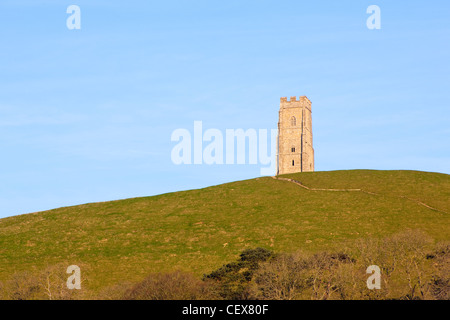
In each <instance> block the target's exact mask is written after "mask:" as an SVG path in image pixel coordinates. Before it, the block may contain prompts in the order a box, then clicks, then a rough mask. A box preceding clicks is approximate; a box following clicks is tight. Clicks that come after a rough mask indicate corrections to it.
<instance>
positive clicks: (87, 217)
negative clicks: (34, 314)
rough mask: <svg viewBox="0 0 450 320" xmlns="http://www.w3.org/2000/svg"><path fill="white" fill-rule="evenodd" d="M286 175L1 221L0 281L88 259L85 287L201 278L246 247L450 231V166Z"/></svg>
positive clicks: (437, 236) (444, 235) (327, 245)
mask: <svg viewBox="0 0 450 320" xmlns="http://www.w3.org/2000/svg"><path fill="white" fill-rule="evenodd" d="M282 178H284V179H292V181H287V180H277V179H273V178H272V177H262V178H256V179H251V180H245V181H238V182H232V183H227V184H223V185H218V186H213V187H208V188H204V189H198V190H190V191H181V192H174V193H168V194H162V195H158V196H151V197H141V198H132V199H126V200H118V201H111V202H102V203H90V204H84V205H79V206H73V207H65V208H59V209H54V210H49V211H45V212H38V213H32V214H25V215H20V216H14V217H9V218H4V219H0V280H3V279H6V278H8V277H10V276H11V275H12V274H13V273H14V272H20V271H27V270H36V269H39V268H45V267H46V266H49V265H55V264H58V263H67V264H68V265H69V264H80V265H86V266H89V267H88V270H89V271H88V273H89V283H88V284H87V285H88V286H89V287H91V288H94V289H99V288H103V287H105V286H108V285H112V284H114V283H116V282H118V281H123V280H128V281H139V280H141V279H142V278H143V277H145V276H146V275H147V274H149V273H151V272H166V271H172V270H178V269H179V270H185V271H191V272H194V273H195V274H197V275H199V276H201V275H202V274H204V273H208V272H211V271H212V270H214V269H217V268H218V267H220V266H221V265H222V264H224V263H226V262H228V261H232V260H234V259H236V257H237V256H238V255H239V253H240V252H241V251H242V250H244V249H246V248H256V247H264V248H268V249H271V250H273V251H275V252H290V251H294V250H297V249H300V248H301V249H303V250H305V251H310V252H316V251H319V250H332V249H335V248H339V247H343V246H347V245H350V244H351V243H353V242H354V241H355V240H357V239H361V238H367V237H383V236H388V235H391V234H394V233H396V232H400V231H404V230H421V231H423V232H424V233H426V234H427V235H429V236H430V237H432V239H434V240H435V241H441V240H449V238H450V233H449V231H450V230H449V222H450V220H449V212H450V202H449V200H448V199H449V198H450V176H449V175H447V174H440V173H430V172H419V171H375V170H348V171H330V172H307V173H297V174H289V175H284V176H282ZM308 188H309V189H308ZM318 189H327V190H318ZM330 189H338V190H330ZM345 189H357V190H345Z"/></svg>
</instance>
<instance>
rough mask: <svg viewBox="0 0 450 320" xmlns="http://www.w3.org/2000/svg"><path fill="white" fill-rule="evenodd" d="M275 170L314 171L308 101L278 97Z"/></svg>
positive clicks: (303, 98) (303, 97) (285, 171)
mask: <svg viewBox="0 0 450 320" xmlns="http://www.w3.org/2000/svg"><path fill="white" fill-rule="evenodd" d="M277 150H278V153H277V174H285V173H294V172H305V171H314V149H313V143H312V117H311V101H310V100H309V99H308V98H307V97H306V96H299V98H298V100H297V97H296V96H293V97H290V100H288V99H287V97H281V98H280V111H279V121H278V147H277Z"/></svg>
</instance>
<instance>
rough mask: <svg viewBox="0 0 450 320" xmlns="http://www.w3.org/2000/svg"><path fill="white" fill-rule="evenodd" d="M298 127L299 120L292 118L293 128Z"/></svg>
mask: <svg viewBox="0 0 450 320" xmlns="http://www.w3.org/2000/svg"><path fill="white" fill-rule="evenodd" d="M296 125H297V119H295V117H294V116H292V118H291V127H295V126H296Z"/></svg>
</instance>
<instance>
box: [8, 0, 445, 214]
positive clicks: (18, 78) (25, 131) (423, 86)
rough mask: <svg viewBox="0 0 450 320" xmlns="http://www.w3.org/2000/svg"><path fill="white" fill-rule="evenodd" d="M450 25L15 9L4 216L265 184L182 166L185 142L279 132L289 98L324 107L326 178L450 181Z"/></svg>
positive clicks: (152, 8) (319, 149)
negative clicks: (222, 133)
mask: <svg viewBox="0 0 450 320" xmlns="http://www.w3.org/2000/svg"><path fill="white" fill-rule="evenodd" d="M71 4H76V5H78V6H79V7H80V8H81V30H69V29H68V28H67V27H66V19H67V17H68V16H69V15H68V14H67V13H66V9H67V7H68V6H69V5H71ZM372 4H375V5H378V6H379V7H380V8H381V30H369V29H368V28H367V27H366V20H367V18H368V17H369V14H367V13H366V9H367V7H368V6H369V5H372ZM449 16H450V2H449V1H444V0H442V1H432V2H430V1H378V0H375V1H362V0H361V1H356V0H353V1H298V0H297V1H261V0H258V1H242V0H241V1H211V0H209V1H195V0H194V1H164V2H163V1H158V2H157V1H97V0H89V1H75V0H73V1H61V0H58V1H56V0H55V1H50V0H47V1H35V0H29V1H21V0H10V1H9V0H2V1H1V3H0V38H1V50H0V150H1V158H0V217H6V216H11V215H16V214H21V213H28V212H35V211H40V210H46V209H52V208H56V207H61V206H69V205H76V204H81V203H87V202H98V201H108V200H115V199H122V198H129V197H137V196H147V195H154V194H160V193H165V192H171V191H177V190H185V189H193V188H199V187H206V186H209V185H215V184H220V183H224V182H229V181H235V180H242V179H248V178H254V177H257V176H259V175H260V167H261V166H260V165H178V166H177V165H175V164H173V163H172V161H171V150H172V148H173V147H174V145H175V143H174V142H171V140H170V137H171V133H172V132H173V131H174V130H175V129H177V128H186V129H188V130H193V122H194V121H195V120H201V121H202V122H203V127H204V129H208V128H218V129H220V130H225V129H227V128H236V129H237V128H243V129H248V128H255V129H272V128H273V129H274V128H276V123H277V121H278V108H279V98H280V97H282V96H287V97H290V96H294V95H295V96H300V95H306V96H307V97H308V98H309V99H310V100H311V101H312V108H313V130H314V148H315V161H316V170H320V171H324V170H338V169H412V170H423V171H434V172H442V173H447V174H448V173H450V126H449V124H450V96H449V89H450V76H449V75H450V63H449V61H450V22H449V21H450V20H449Z"/></svg>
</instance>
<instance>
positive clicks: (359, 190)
mask: <svg viewBox="0 0 450 320" xmlns="http://www.w3.org/2000/svg"><path fill="white" fill-rule="evenodd" d="M272 179H275V180H282V181H289V182H292V183H295V184H296V185H298V186H300V187H302V188H304V189H306V190H309V191H341V192H363V193H367V194H371V195H379V194H378V193H375V192H370V191H365V190H362V189H321V188H309V187H307V186H305V185H304V184H302V183H301V182H300V181H298V180H294V179H289V178H281V177H277V176H272ZM395 197H397V198H402V199H406V200H409V201H412V202H415V203H417V204H419V205H421V206H424V207H426V208H428V209H430V210H433V211H437V212H442V213H447V212H445V211H442V210H439V209H436V208H433V207H431V206H429V205H427V204H426V203H423V202H421V201H419V200H415V199H411V198H408V197H406V196H395Z"/></svg>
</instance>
